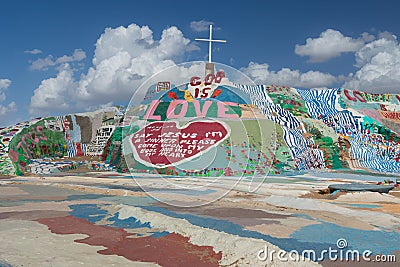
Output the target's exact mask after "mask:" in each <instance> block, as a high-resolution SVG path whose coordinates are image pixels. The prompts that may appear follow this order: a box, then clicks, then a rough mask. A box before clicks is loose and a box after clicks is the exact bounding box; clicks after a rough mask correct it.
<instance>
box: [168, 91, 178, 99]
mask: <svg viewBox="0 0 400 267" xmlns="http://www.w3.org/2000/svg"><path fill="white" fill-rule="evenodd" d="M168 97H169V98H172V99H178V96H177V95H176V93H175V92H168Z"/></svg>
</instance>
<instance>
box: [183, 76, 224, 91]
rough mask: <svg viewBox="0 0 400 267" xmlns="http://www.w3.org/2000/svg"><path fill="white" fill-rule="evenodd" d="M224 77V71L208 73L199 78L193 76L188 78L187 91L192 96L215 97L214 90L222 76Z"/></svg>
mask: <svg viewBox="0 0 400 267" xmlns="http://www.w3.org/2000/svg"><path fill="white" fill-rule="evenodd" d="M224 77H225V72H223V71H218V72H217V73H216V74H215V75H214V74H213V73H209V74H207V75H206V77H205V78H204V81H202V80H201V78H200V77H198V76H193V77H192V78H190V83H189V85H188V92H187V93H186V94H189V93H190V95H191V96H193V97H194V98H210V97H215V93H214V90H215V89H216V88H217V87H218V86H219V84H220V83H221V81H222V78H224Z"/></svg>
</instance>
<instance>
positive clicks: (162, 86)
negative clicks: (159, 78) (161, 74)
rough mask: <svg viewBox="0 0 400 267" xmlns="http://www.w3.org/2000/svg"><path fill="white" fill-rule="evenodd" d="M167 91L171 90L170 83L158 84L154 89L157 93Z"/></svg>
mask: <svg viewBox="0 0 400 267" xmlns="http://www.w3.org/2000/svg"><path fill="white" fill-rule="evenodd" d="M169 89H171V83H170V82H158V83H157V87H156V90H157V92H161V91H168V90H169Z"/></svg>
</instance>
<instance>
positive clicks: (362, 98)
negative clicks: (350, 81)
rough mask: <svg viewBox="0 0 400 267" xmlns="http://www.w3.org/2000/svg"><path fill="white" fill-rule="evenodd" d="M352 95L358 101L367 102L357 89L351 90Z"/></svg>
mask: <svg viewBox="0 0 400 267" xmlns="http://www.w3.org/2000/svg"><path fill="white" fill-rule="evenodd" d="M353 95H354V96H355V98H357V99H358V100H359V101H360V102H367V101H366V100H365V99H364V97H363V95H362V94H361V93H360V92H358V91H353Z"/></svg>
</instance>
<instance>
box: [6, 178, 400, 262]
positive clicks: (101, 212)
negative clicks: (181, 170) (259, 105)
mask: <svg viewBox="0 0 400 267" xmlns="http://www.w3.org/2000/svg"><path fill="white" fill-rule="evenodd" d="M321 176H323V175H319V177H316V174H315V176H313V175H310V174H309V175H301V176H300V175H299V176H291V177H268V178H267V179H266V180H265V181H263V183H262V184H261V186H260V188H259V189H258V190H257V191H256V193H250V192H249V186H254V185H255V184H256V183H255V181H250V180H242V181H241V182H240V183H239V184H236V180H233V179H229V178H218V180H216V181H215V180H214V182H213V183H212V184H211V185H210V184H207V182H209V181H208V180H207V179H205V178H202V179H198V178H196V177H194V178H187V179H182V178H181V177H176V178H174V177H169V178H166V179H160V178H159V177H152V176H150V175H147V176H142V177H134V178H135V179H133V178H132V177H131V176H124V175H122V174H119V173H116V172H88V173H80V172H75V173H69V174H68V175H59V176H56V175H53V176H41V177H40V176H37V177H36V176H24V177H4V178H3V179H1V180H0V240H2V242H0V266H78V265H85V266H157V265H158V266H291V265H294V266H313V265H317V264H320V265H322V266H398V265H396V263H393V262H392V263H385V264H383V263H377V262H374V261H371V262H366V261H365V260H361V261H360V262H357V261H330V260H329V258H328V257H326V255H325V257H323V258H321V259H319V261H318V263H315V262H310V261H307V260H306V261H303V260H300V261H298V262H293V261H291V260H290V259H289V261H288V262H284V261H280V260H278V259H277V258H276V255H275V258H274V259H273V260H272V261H271V259H270V258H267V259H266V260H265V261H263V260H262V259H261V260H260V258H259V256H260V255H259V252H260V250H263V249H264V251H265V248H267V249H268V250H269V251H271V250H276V251H279V249H282V250H284V251H287V252H289V251H292V250H297V251H299V252H300V253H301V252H302V251H304V250H314V251H315V252H316V254H317V255H320V253H321V251H322V250H324V249H328V248H330V247H331V248H333V249H338V247H337V241H338V240H339V239H345V241H346V243H347V247H345V248H343V250H349V249H351V250H359V251H361V252H362V251H365V250H370V251H372V254H373V255H372V256H371V259H372V260H374V259H375V257H376V255H396V257H397V260H399V259H400V255H399V251H400V242H399V240H400V227H399V226H400V208H399V204H400V191H399V190H398V189H395V190H393V191H391V192H390V193H389V194H379V193H368V192H360V193H343V192H339V193H333V194H329V193H327V192H326V188H327V186H328V185H329V184H332V183H338V182H339V183H340V182H346V179H357V180H363V179H366V180H369V179H370V177H363V176H360V175H350V174H347V175H346V174H340V173H336V174H332V177H328V178H323V177H321ZM325 176H326V175H325ZM344 178H346V179H344ZM168 179H169V180H168ZM137 182H138V183H139V184H140V185H141V186H142V188H141V187H139V185H138V183H137ZM168 182H172V183H173V184H174V185H178V184H179V185H180V186H182V188H185V186H187V185H189V184H190V186H192V188H191V190H177V189H176V188H174V187H172V186H171V188H169V187H168V186H165V184H166V183H168ZM149 184H151V185H152V187H153V188H159V190H158V191H152V192H151V195H152V196H149V195H148V194H147V193H145V192H143V185H145V186H146V185H149ZM162 184H163V186H162ZM193 185H196V186H197V187H193ZM231 187H234V188H233V189H232V190H230V188H231ZM144 189H145V188H144ZM250 191H252V190H250ZM225 192H226V193H227V194H226V195H225V197H223V198H220V199H219V200H215V199H218V198H219V197H220V196H221V195H223V194H225ZM222 193H223V194H222ZM153 197H157V198H158V199H161V200H162V201H157V200H156V199H154V198H153ZM178 200H179V202H178ZM172 202H173V204H175V206H172V205H168V204H166V203H172ZM204 202H210V203H208V204H207V205H201V206H198V207H193V203H199V204H203V203H204ZM239 203H240V204H239ZM176 204H179V205H180V206H181V207H177V206H176ZM186 204H187V205H186ZM185 206H188V207H185ZM261 256H263V254H261ZM397 264H398V263H397Z"/></svg>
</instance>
